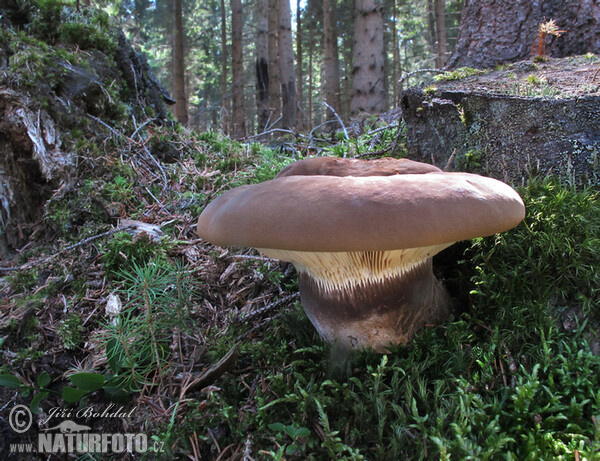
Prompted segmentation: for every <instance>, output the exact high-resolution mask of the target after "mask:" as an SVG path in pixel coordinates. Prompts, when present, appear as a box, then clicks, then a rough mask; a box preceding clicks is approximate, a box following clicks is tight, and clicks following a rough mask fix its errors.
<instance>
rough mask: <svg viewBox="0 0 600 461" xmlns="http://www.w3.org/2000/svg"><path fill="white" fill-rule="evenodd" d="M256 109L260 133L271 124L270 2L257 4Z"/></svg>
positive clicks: (260, 0) (264, 1)
mask: <svg viewBox="0 0 600 461" xmlns="http://www.w3.org/2000/svg"><path fill="white" fill-rule="evenodd" d="M256 108H257V112H258V132H259V133H262V132H263V131H265V129H266V127H267V124H268V122H269V1H268V0H257V2H256Z"/></svg>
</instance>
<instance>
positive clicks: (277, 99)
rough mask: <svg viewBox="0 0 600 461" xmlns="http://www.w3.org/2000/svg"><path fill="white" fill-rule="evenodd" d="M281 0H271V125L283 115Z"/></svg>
mask: <svg viewBox="0 0 600 461" xmlns="http://www.w3.org/2000/svg"><path fill="white" fill-rule="evenodd" d="M278 37H279V0H269V106H270V109H271V114H270V115H271V122H270V123H271V125H272V126H275V125H274V124H275V121H276V120H277V119H278V118H279V116H280V115H281V71H280V69H279V42H278Z"/></svg>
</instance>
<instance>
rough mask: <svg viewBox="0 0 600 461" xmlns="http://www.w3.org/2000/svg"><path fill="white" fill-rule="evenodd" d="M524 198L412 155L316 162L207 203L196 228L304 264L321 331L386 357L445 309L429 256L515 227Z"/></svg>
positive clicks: (305, 294) (305, 292) (305, 287)
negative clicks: (390, 349) (399, 158)
mask: <svg viewBox="0 0 600 461" xmlns="http://www.w3.org/2000/svg"><path fill="white" fill-rule="evenodd" d="M524 215H525V207H524V205H523V201H522V200H521V197H520V196H519V194H518V193H517V192H516V191H515V190H514V189H512V188H511V187H510V186H508V185H506V184H504V183H502V182H500V181H497V180H495V179H492V178H487V177H483V176H479V175H474V174H470V173H445V172H443V171H441V170H440V169H438V168H436V167H434V166H431V165H426V164H423V163H419V162H413V161H410V160H397V159H380V160H375V161H367V160H355V159H339V158H327V157H325V158H314V159H306V160H301V161H299V162H296V163H293V164H291V165H290V166H288V167H286V168H285V169H284V170H282V171H281V172H280V173H279V174H278V175H277V176H276V177H275V178H274V179H272V180H270V181H266V182H263V183H260V184H254V185H249V186H242V187H238V188H235V189H232V190H230V191H228V192H226V193H224V194H222V195H221V196H219V197H217V198H216V199H215V200H214V201H213V202H211V203H210V204H209V205H208V206H207V207H206V209H205V210H204V211H203V213H202V214H201V216H200V218H199V219H198V228H197V232H198V234H199V236H200V237H201V238H203V239H205V240H207V241H210V242H212V243H214V244H217V245H221V246H228V245H239V246H250V247H254V248H257V249H258V250H259V251H260V252H262V253H263V254H265V255H266V256H269V257H271V258H275V259H281V260H285V261H290V262H292V263H293V264H294V266H295V267H296V270H297V272H298V280H299V287H300V298H301V301H302V304H303V306H304V309H305V312H306V314H307V315H308V317H309V319H310V320H311V322H312V323H313V325H314V326H315V327H316V329H317V331H318V332H319V334H320V335H321V336H322V337H323V338H324V339H325V340H327V341H329V342H334V341H336V342H338V343H340V344H341V345H342V346H345V347H349V348H364V347H371V348H373V349H375V350H377V351H379V352H382V353H385V352H386V351H387V349H388V348H389V346H390V345H393V344H399V343H406V342H408V341H409V340H410V339H411V337H412V336H413V335H414V333H415V332H416V331H418V330H419V329H421V328H422V327H424V326H425V325H426V324H436V323H439V322H442V321H443V320H444V319H445V318H446V317H447V316H448V313H449V307H448V306H449V299H448V294H447V292H446V290H445V288H444V287H443V285H442V283H441V282H440V281H439V280H437V278H436V277H435V276H434V274H433V269H432V257H433V256H434V255H435V254H437V253H438V252H440V251H442V250H443V249H445V248H447V247H448V246H450V245H452V244H453V243H455V242H457V241H459V240H466V239H471V238H475V237H484V236H488V235H492V234H495V233H497V232H502V231H505V230H508V229H510V228H512V227H514V226H516V225H517V224H518V223H519V222H521V221H522V219H523V218H524Z"/></svg>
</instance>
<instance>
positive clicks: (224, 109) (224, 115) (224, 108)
mask: <svg viewBox="0 0 600 461" xmlns="http://www.w3.org/2000/svg"><path fill="white" fill-rule="evenodd" d="M227 70H228V68H227V16H226V14H225V0H221V117H220V118H221V120H220V122H221V129H222V130H223V133H225V134H227V133H228V131H229V130H228V129H227V127H228V124H229V110H228V107H229V98H228V97H227V94H228V93H229V91H228V90H227Z"/></svg>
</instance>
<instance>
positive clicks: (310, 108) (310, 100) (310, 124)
mask: <svg viewBox="0 0 600 461" xmlns="http://www.w3.org/2000/svg"><path fill="white" fill-rule="evenodd" d="M313 53H314V39H313V34H309V35H308V96H307V100H308V101H307V103H306V106H307V110H306V122H307V123H306V129H307V130H308V131H311V130H312V128H313V90H314V84H313Z"/></svg>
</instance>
